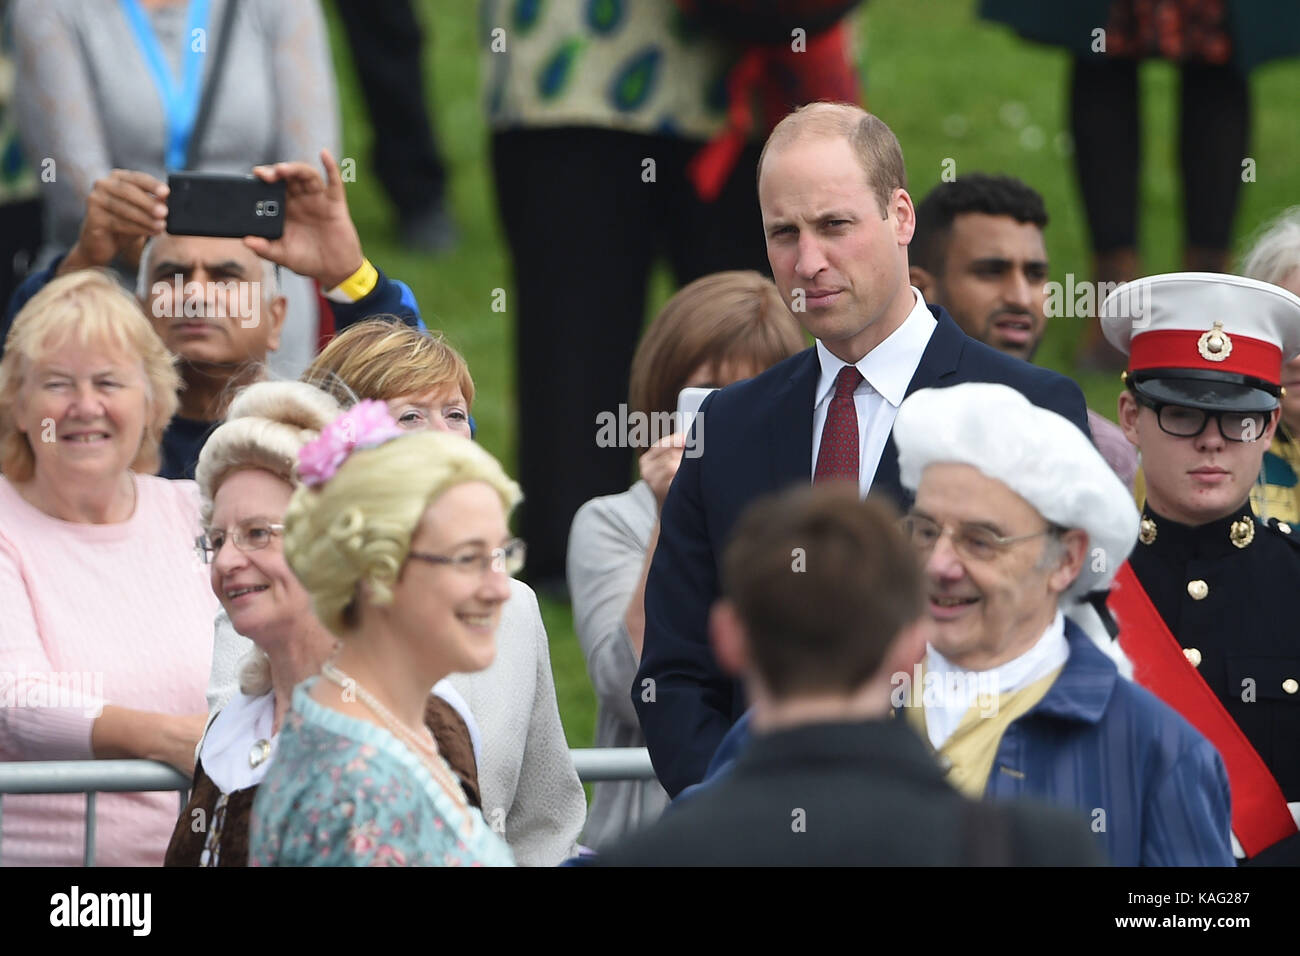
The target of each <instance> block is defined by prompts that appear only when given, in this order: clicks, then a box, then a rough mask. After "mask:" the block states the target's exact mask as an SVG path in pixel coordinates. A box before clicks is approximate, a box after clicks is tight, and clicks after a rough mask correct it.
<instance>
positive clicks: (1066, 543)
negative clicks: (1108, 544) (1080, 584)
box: [1047, 528, 1105, 594]
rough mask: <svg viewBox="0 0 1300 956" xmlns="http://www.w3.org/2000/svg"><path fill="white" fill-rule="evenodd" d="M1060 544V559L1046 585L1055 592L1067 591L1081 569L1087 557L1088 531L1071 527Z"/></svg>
mask: <svg viewBox="0 0 1300 956" xmlns="http://www.w3.org/2000/svg"><path fill="white" fill-rule="evenodd" d="M1061 545H1062V550H1063V553H1062V555H1061V560H1060V562H1059V563H1058V564H1057V566H1056V568H1055V569H1054V570H1053V571H1052V572H1051V573H1050V574H1049V575H1048V578H1047V583H1048V586H1049V587H1050V588H1051V589H1052V590H1053V591H1054V592H1055V593H1057V594H1064V593H1065V592H1066V591H1068V590H1069V588H1070V585H1071V584H1073V583H1074V579H1075V578H1077V577H1078V576H1079V572H1080V571H1082V570H1083V562H1084V560H1085V559H1086V558H1087V557H1088V533H1087V532H1086V531H1083V530H1081V529H1079V528H1071V529H1070V530H1069V531H1067V532H1065V534H1064V535H1062V537H1061ZM1103 557H1105V555H1103Z"/></svg>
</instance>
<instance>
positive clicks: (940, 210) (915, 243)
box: [908, 173, 1047, 276]
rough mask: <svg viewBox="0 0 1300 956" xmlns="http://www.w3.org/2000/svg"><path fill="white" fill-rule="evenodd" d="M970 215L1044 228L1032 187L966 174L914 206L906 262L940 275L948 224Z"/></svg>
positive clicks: (1011, 180)
mask: <svg viewBox="0 0 1300 956" xmlns="http://www.w3.org/2000/svg"><path fill="white" fill-rule="evenodd" d="M973 212H974V213H984V214H985V215H987V216H1008V217H1010V218H1012V219H1014V220H1015V221H1016V222H1019V223H1033V224H1034V225H1035V226H1037V227H1038V228H1039V229H1046V228H1047V206H1046V205H1045V204H1044V203H1043V197H1042V196H1041V195H1039V193H1038V192H1037V190H1035V189H1034V188H1033V187H1032V186H1029V185H1026V184H1025V183H1023V182H1021V181H1020V180H1019V179H1016V178H1015V177H1014V176H992V175H989V174H988V173H969V174H967V175H965V176H961V177H959V178H958V179H955V180H953V181H952V182H946V183H940V184H939V185H937V186H935V187H934V188H933V189H931V190H930V192H929V193H928V194H927V195H926V197H925V198H924V199H922V200H921V202H920V203H919V204H918V205H917V207H916V231H915V232H914V233H913V234H912V242H911V244H910V245H909V246H908V262H909V263H910V264H911V265H913V266H919V267H920V268H922V269H925V270H926V271H927V272H929V273H930V274H931V275H934V276H942V275H943V272H944V261H945V258H946V255H947V244H948V236H949V234H950V233H951V232H952V224H953V222H954V220H956V218H957V217H958V216H960V215H963V214H965V213H973Z"/></svg>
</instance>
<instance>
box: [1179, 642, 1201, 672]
mask: <svg viewBox="0 0 1300 956" xmlns="http://www.w3.org/2000/svg"><path fill="white" fill-rule="evenodd" d="M1183 657H1185V658H1187V663H1189V664H1191V665H1192V666H1193V667H1200V666H1201V652H1200V651H1198V650H1197V649H1196V648H1194V647H1184V648H1183Z"/></svg>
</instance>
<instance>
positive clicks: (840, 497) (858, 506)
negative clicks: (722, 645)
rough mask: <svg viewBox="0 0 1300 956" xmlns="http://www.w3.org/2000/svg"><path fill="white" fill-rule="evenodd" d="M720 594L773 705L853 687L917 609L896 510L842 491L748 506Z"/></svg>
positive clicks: (804, 493)
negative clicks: (738, 626) (729, 607)
mask: <svg viewBox="0 0 1300 956" xmlns="http://www.w3.org/2000/svg"><path fill="white" fill-rule="evenodd" d="M722 590H723V594H724V596H725V597H726V598H727V599H729V600H730V601H731V602H732V604H733V605H734V606H735V608H736V612H737V614H738V616H739V618H740V621H741V623H742V625H743V627H744V631H745V634H746V635H747V643H748V649H749V653H748V657H749V660H750V662H751V664H752V667H753V670H754V671H755V672H756V675H757V677H758V678H759V679H760V680H761V681H762V682H763V684H764V686H765V688H766V690H767V692H768V694H769V695H770V696H771V697H772V698H773V699H778V700H781V699H789V698H791V697H795V696H809V695H824V694H835V695H849V694H852V693H854V692H856V691H857V690H859V689H861V688H862V686H863V685H864V684H866V683H867V682H868V680H869V679H870V678H871V677H872V676H873V675H875V674H876V673H877V672H878V671H879V670H880V668H881V665H882V664H883V663H884V662H885V660H886V658H887V656H888V653H889V651H890V649H891V647H892V646H893V644H894V642H895V639H896V638H897V637H898V636H899V634H900V633H901V632H902V631H903V630H904V629H905V628H907V627H908V625H910V624H912V623H914V622H915V621H916V620H917V618H918V617H919V616H920V614H921V612H922V610H923V607H924V604H923V593H922V577H921V572H920V568H919V566H918V564H917V560H916V552H915V550H914V549H913V548H912V547H911V545H910V544H909V543H908V542H907V541H906V540H905V539H904V537H903V534H902V532H901V531H900V529H899V526H898V514H897V512H895V511H894V509H893V507H892V506H891V505H889V504H888V503H886V502H884V501H879V500H876V499H870V500H867V501H861V500H859V498H858V493H857V487H856V486H855V485H851V484H849V483H845V484H843V485H842V486H841V485H821V486H815V487H801V488H797V489H793V490H791V491H788V492H785V493H783V494H781V495H776V496H770V497H767V498H763V499H761V500H760V501H757V502H755V503H754V504H753V505H752V506H751V507H750V508H749V509H747V510H746V512H745V513H744V515H742V516H741V518H740V520H739V521H738V522H737V525H736V529H735V531H734V533H733V535H732V538H731V542H730V544H729V545H728V547H727V550H726V554H725V556H724V558H723V569H722Z"/></svg>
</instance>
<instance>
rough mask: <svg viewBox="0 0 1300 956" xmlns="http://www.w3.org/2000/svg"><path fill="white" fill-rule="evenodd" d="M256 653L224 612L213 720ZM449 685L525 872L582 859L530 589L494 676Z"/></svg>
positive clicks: (577, 799) (515, 584)
mask: <svg viewBox="0 0 1300 956" xmlns="http://www.w3.org/2000/svg"><path fill="white" fill-rule="evenodd" d="M251 650H253V642H252V641H250V640H249V639H248V638H246V637H244V636H243V635H242V634H240V633H238V632H237V631H236V630H235V629H234V628H233V627H232V626H231V624H230V619H229V618H228V617H227V616H226V613H225V611H224V610H223V611H219V612H218V613H217V619H216V637H215V643H214V647H213V652H212V675H211V678H210V679H209V681H208V709H209V712H213V711H216V710H218V709H220V708H221V707H222V706H224V705H225V703H226V702H227V701H228V700H230V699H231V698H232V697H233V696H234V695H235V693H236V692H237V691H238V690H239V665H240V663H241V661H242V660H243V658H244V656H245V655H246V654H247V653H248V652H249V651H251ZM448 680H449V681H450V683H451V684H452V686H453V687H455V689H456V690H457V691H459V692H460V694H461V696H462V697H464V698H465V701H466V702H467V703H468V704H469V708H470V712H471V713H472V714H473V715H474V719H475V721H477V723H478V729H479V732H480V734H481V737H482V750H483V753H482V760H481V761H479V764H478V783H479V792H480V793H481V794H482V797H483V817H484V819H486V820H487V822H488V825H489V826H491V827H492V828H493V829H495V830H496V831H497V832H498V833H499V834H501V835H502V836H503V837H504V838H505V841H506V842H507V843H508V844H509V845H510V849H511V850H512V851H513V852H514V855H515V862H517V863H518V864H519V865H520V866H555V865H556V864H557V863H559V862H560V861H562V860H565V859H567V858H568V857H570V856H573V855H575V854H576V852H577V840H578V834H579V833H580V832H581V830H582V826H583V823H584V821H585V820H586V816H587V798H586V794H584V793H583V790H582V783H581V781H579V780H578V773H577V771H576V770H574V769H573V759H572V758H571V757H570V756H569V744H568V741H566V740H565V737H564V727H563V726H562V725H561V723H560V712H559V709H558V707H557V706H556V702H555V680H554V678H553V677H552V676H551V654H550V644H549V642H548V641H547V638H546V627H545V625H543V623H542V614H541V611H540V609H539V608H538V606H537V595H535V594H534V593H533V590H532V588H530V587H529V586H528V585H526V584H523V583H522V582H519V581H516V580H514V579H511V581H510V597H509V599H508V600H507V601H506V603H505V606H504V607H503V608H502V611H501V626H500V627H499V628H498V629H497V655H496V660H495V661H493V663H492V666H491V667H489V668H487V669H486V670H483V671H479V672H478V673H476V674H453V675H451V677H449V678H448Z"/></svg>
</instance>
